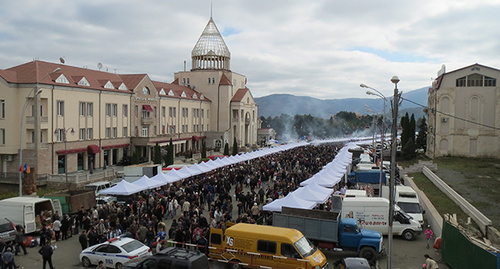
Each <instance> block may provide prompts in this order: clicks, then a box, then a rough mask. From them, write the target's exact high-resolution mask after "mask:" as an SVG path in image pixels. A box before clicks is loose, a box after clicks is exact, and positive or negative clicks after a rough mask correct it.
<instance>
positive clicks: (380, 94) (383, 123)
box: [359, 84, 387, 197]
mask: <svg viewBox="0 0 500 269" xmlns="http://www.w3.org/2000/svg"><path fill="white" fill-rule="evenodd" d="M359 86H360V87H361V88H368V89H371V90H374V91H375V92H376V93H374V92H372V91H367V92H366V94H368V95H375V96H377V97H379V98H381V99H382V100H384V114H382V126H381V127H382V131H381V132H380V144H381V145H382V146H381V147H380V167H379V168H380V182H379V184H380V186H379V189H378V194H379V197H382V175H383V166H384V138H385V107H386V105H385V104H386V101H387V98H386V97H385V95H383V94H382V93H381V92H379V91H378V90H377V89H375V88H372V87H370V86H367V85H365V84H360V85H359ZM375 153H376V148H375Z"/></svg>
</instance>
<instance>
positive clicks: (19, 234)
mask: <svg viewBox="0 0 500 269" xmlns="http://www.w3.org/2000/svg"><path fill="white" fill-rule="evenodd" d="M23 234H24V229H23V228H22V227H19V229H16V238H15V239H14V241H15V242H16V255H17V253H19V252H21V251H20V250H19V247H21V248H22V249H23V252H24V255H26V254H28V252H27V251H26V247H25V246H24V240H23Z"/></svg>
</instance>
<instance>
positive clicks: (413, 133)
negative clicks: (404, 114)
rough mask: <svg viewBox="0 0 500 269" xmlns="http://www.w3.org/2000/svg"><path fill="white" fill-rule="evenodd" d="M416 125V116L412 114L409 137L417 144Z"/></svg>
mask: <svg viewBox="0 0 500 269" xmlns="http://www.w3.org/2000/svg"><path fill="white" fill-rule="evenodd" d="M416 125H417V124H416V123H415V114H413V113H412V114H411V118H410V124H409V125H408V127H409V128H410V131H409V132H408V137H409V139H410V140H411V141H413V143H415V129H416Z"/></svg>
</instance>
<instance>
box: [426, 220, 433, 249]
mask: <svg viewBox="0 0 500 269" xmlns="http://www.w3.org/2000/svg"><path fill="white" fill-rule="evenodd" d="M433 235H434V232H433V231H432V229H431V226H430V225H427V229H425V238H427V248H429V245H430V244H431V240H432V236H433Z"/></svg>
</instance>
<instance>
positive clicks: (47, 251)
mask: <svg viewBox="0 0 500 269" xmlns="http://www.w3.org/2000/svg"><path fill="white" fill-rule="evenodd" d="M38 253H40V255H42V258H43V269H45V266H46V264H47V262H48V263H49V266H50V269H54V266H52V254H53V253H54V250H53V249H52V246H51V245H50V241H48V242H47V244H46V245H45V246H43V247H41V248H40V249H39V250H38Z"/></svg>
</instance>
